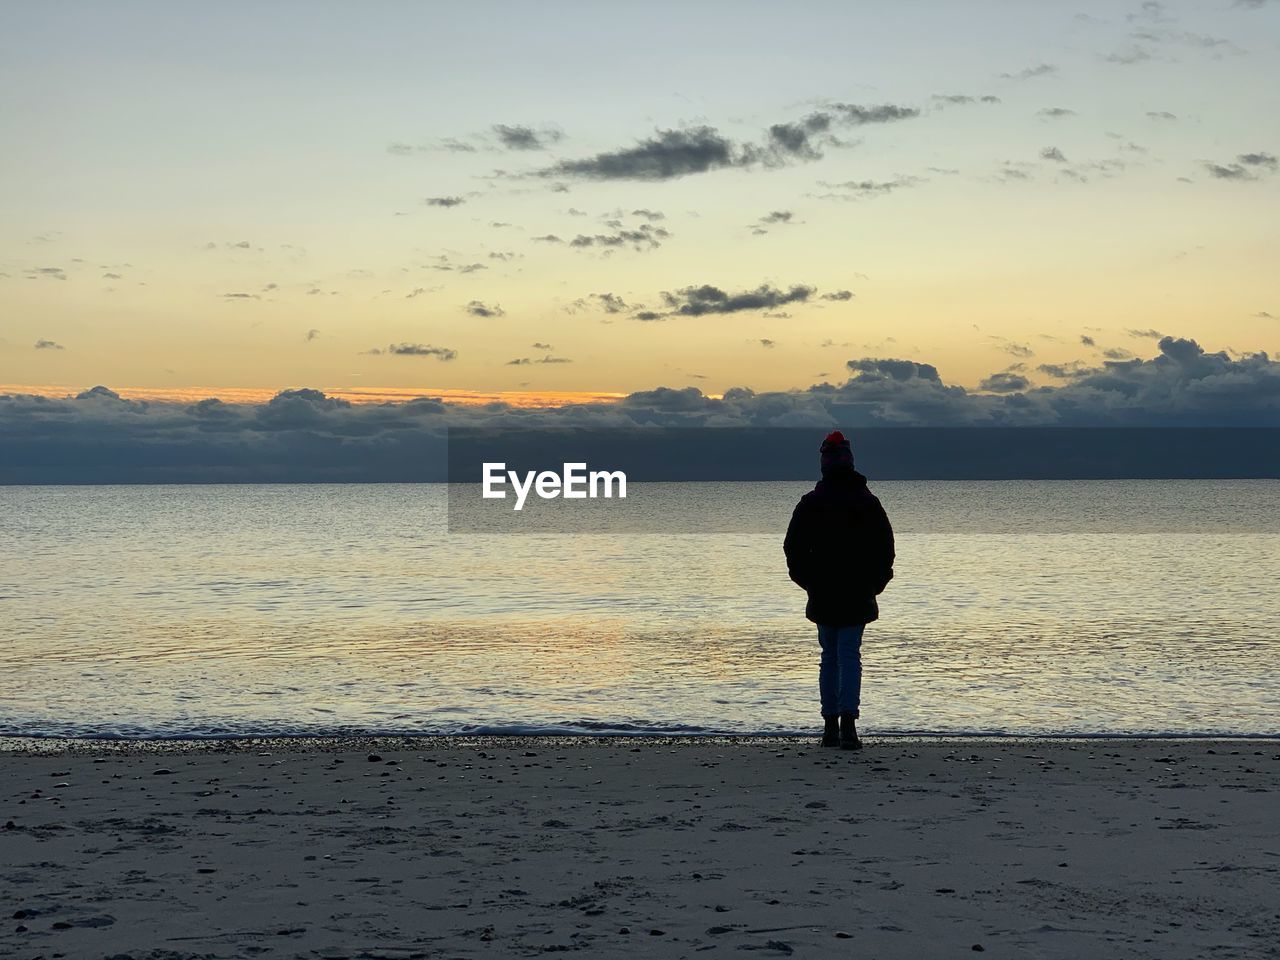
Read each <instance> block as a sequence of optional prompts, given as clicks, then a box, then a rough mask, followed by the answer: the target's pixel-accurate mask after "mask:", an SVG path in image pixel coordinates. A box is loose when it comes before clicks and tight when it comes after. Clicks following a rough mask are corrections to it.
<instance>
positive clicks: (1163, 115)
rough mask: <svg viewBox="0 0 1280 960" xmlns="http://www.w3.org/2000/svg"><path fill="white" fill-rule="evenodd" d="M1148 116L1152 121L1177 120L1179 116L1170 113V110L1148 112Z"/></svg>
mask: <svg viewBox="0 0 1280 960" xmlns="http://www.w3.org/2000/svg"><path fill="white" fill-rule="evenodd" d="M1147 116H1148V117H1150V118H1151V119H1152V120H1177V119H1178V116H1177V114H1173V113H1170V112H1169V111H1168V110H1148V111H1147Z"/></svg>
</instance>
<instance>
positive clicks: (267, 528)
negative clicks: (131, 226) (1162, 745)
mask: <svg viewBox="0 0 1280 960" xmlns="http://www.w3.org/2000/svg"><path fill="white" fill-rule="evenodd" d="M676 486H677V488H678V487H679V486H680V485H676ZM874 487H875V489H876V491H877V493H878V494H879V495H880V496H881V499H882V500H883V501H884V502H885V504H886V507H887V508H888V509H889V512H890V514H891V516H892V517H893V518H894V520H895V522H896V525H897V526H898V528H899V529H900V530H902V531H918V532H904V533H901V534H900V536H899V538H898V558H899V559H898V564H897V573H898V576H897V578H896V579H895V580H894V581H893V583H892V584H891V585H890V587H889V590H888V591H887V592H886V594H885V596H884V597H883V598H882V610H883V618H882V620H881V621H880V622H878V623H876V624H874V625H872V626H871V627H870V628H868V631H867V639H866V642H865V646H864V657H865V660H866V666H867V675H866V681H865V686H864V717H865V726H866V727H867V729H868V730H869V731H873V732H885V731H915V730H925V731H935V732H972V731H984V732H996V733H1062V732H1070V733H1101V732H1111V733H1140V732H1164V733H1197V732H1203V733H1242V734H1261V733H1270V734H1275V733H1277V732H1280V720H1278V719H1277V717H1278V716H1280V709H1278V708H1280V694H1278V693H1277V690H1280V684H1278V683H1277V681H1280V666H1277V657H1276V653H1277V651H1278V649H1280V640H1277V637H1278V636H1280V601H1277V599H1276V595H1275V592H1274V589H1273V588H1272V585H1273V584H1274V583H1275V582H1277V580H1280V550H1277V546H1280V538H1278V537H1277V535H1276V534H1273V533H1264V534H1247V533H1239V532H1231V531H1232V530H1236V529H1241V528H1244V527H1245V526H1246V525H1245V524H1244V523H1242V522H1241V521H1240V518H1241V517H1248V516H1249V515H1250V514H1252V515H1254V516H1270V517H1272V518H1274V517H1275V516H1276V515H1277V511H1276V507H1277V504H1278V502H1280V483H1276V482H1272V481H1250V482H1239V483H1234V482H1198V483H1192V484H1188V483H1185V482H1183V483H1163V482H1148V481H1135V482H1132V483H1130V484H1124V483H1119V484H1117V483H1115V482H1096V483H1092V482H1090V483H1073V484H1071V485H1070V489H1069V490H1064V489H1063V487H1062V485H1060V484H1059V485H1054V484H1042V483H1017V484H1011V483H977V482H975V483H961V482H953V483H946V484H936V483H917V482H896V483H879V484H875V485H874ZM803 490H804V486H803V485H798V484H788V483H760V484H726V485H705V484H704V485H693V486H691V487H690V488H688V489H687V490H680V489H676V490H674V491H669V492H668V493H667V494H666V495H665V498H666V500H667V501H668V502H670V503H672V504H674V506H673V507H671V509H676V510H680V509H684V510H686V511H689V516H688V518H687V520H688V522H687V524H686V525H685V527H686V529H689V530H694V529H697V519H698V518H697V516H696V515H695V514H694V512H693V511H696V510H697V504H698V503H700V502H705V500H706V498H707V497H708V496H712V497H716V496H718V497H722V498H731V499H733V500H734V501H735V502H737V503H740V504H742V505H743V509H744V510H745V511H755V512H756V513H757V514H758V515H762V516H767V515H772V516H776V517H777V518H778V520H777V523H778V530H777V532H776V533H775V534H769V535H762V534H748V533H739V534H719V535H714V536H708V535H701V534H694V533H689V534H683V535H681V534H638V533H619V534H608V535H602V534H592V535H581V536H568V535H554V534H552V535H539V534H530V535H524V536H504V535H487V536H486V535H479V534H449V533H448V532H447V525H446V518H445V511H444V502H445V491H444V488H443V487H440V486H430V485H368V486H366V485H346V486H269V485H268V486H199V487H192V486H182V487H179V486H172V487H168V486H159V487H8V488H0V508H2V514H0V515H2V516H3V518H4V519H3V525H2V526H0V625H2V626H0V630H3V636H4V639H5V641H6V642H5V643H4V644H3V645H0V669H3V671H4V676H5V678H6V683H5V686H4V690H3V693H2V694H0V732H4V733H11V734H32V733H45V734H63V735H65V734H77V733H79V734H108V735H143V734H161V735H197V736H207V735H219V734H232V733H239V734H245V733H263V734H280V733H320V732H337V731H355V730H359V731H368V732H450V733H453V732H465V731H476V730H544V731H545V730H554V729H566V730H575V731H580V730H584V729H585V730H617V731H685V732H698V731H717V732H761V731H796V730H805V729H809V728H811V727H812V726H813V721H814V714H815V713H816V689H815V687H816V676H815V674H816V659H817V644H816V642H815V640H814V637H813V630H812V628H811V627H810V625H809V624H808V623H807V622H805V621H804V619H803V614H802V611H803V595H802V594H801V592H800V591H799V590H798V589H796V588H795V587H793V586H792V584H791V583H790V582H789V581H788V580H787V578H786V571H785V566H784V564H783V562H782V553H781V546H780V539H781V531H782V527H783V526H785V523H786V519H787V517H788V516H789V513H790V509H791V506H792V505H793V504H794V501H795V499H796V498H797V496H798V495H799V494H800V493H802V492H803ZM1064 504H1073V505H1074V506H1070V507H1067V506H1064ZM1144 504H1146V505H1148V506H1145V507H1144V506H1143V505H1144ZM1037 505H1038V506H1037ZM1117 505H1119V506H1117ZM1073 511H1074V513H1075V514H1076V515H1075V516H1074V520H1075V522H1070V521H1072V519H1073ZM1144 511H1145V513H1144ZM1108 512H1110V513H1111V514H1112V515H1113V516H1114V515H1117V514H1121V515H1124V516H1126V517H1127V518H1129V519H1130V520H1132V523H1131V524H1129V525H1128V529H1130V530H1137V529H1148V530H1154V529H1159V530H1162V531H1164V532H1144V533H1133V532H1128V533H1123V534H1116V533H1108V532H1104V531H1100V530H1099V529H1098V524H1097V522H1096V517H1097V516H1098V515H1100V514H1103V515H1105V514H1107V513H1108ZM1144 516H1145V517H1147V518H1148V520H1150V522H1145V521H1144V520H1143V518H1144ZM1011 517H1016V518H1018V520H1019V523H1018V524H1017V525H1014V524H1011V523H1010V522H1009V518H1011ZM1206 517H1208V518H1211V519H1210V520H1206V519H1205V518H1206ZM1064 518H1065V519H1064ZM1157 520H1158V522H1156V521H1157ZM1024 523H1025V526H1024V525H1022V524H1024ZM1046 529H1053V530H1063V529H1065V530H1074V531H1077V532H1066V533H1063V532H1053V533H1045V532H1041V531H1044V530H1046ZM940 530H941V531H951V532H941V533H940V532H932V531H940ZM990 530H1000V531H1002V532H998V533H993V532H985V531H990ZM1010 530H1025V531H1032V532H1008V531H1010ZM955 531H961V532H955ZM1186 531H1192V532H1186Z"/></svg>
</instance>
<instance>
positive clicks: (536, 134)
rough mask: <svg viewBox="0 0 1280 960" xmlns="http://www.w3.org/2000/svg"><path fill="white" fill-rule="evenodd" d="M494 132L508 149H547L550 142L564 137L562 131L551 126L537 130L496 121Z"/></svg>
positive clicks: (555, 141)
mask: <svg viewBox="0 0 1280 960" xmlns="http://www.w3.org/2000/svg"><path fill="white" fill-rule="evenodd" d="M493 132H494V134H495V135H496V136H497V138H498V142H499V143H501V144H502V145H503V146H504V147H506V148H507V149H508V150H545V149H546V148H547V146H548V145H549V144H552V143H557V142H558V141H560V140H563V139H564V134H563V133H562V132H561V131H559V130H557V129H554V128H551V127H543V128H541V129H538V130H535V129H534V128H533V127H526V126H520V125H515V126H508V125H506V124H504V123H496V124H494V126H493Z"/></svg>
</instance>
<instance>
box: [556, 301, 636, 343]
mask: <svg viewBox="0 0 1280 960" xmlns="http://www.w3.org/2000/svg"><path fill="white" fill-rule="evenodd" d="M591 297H592V299H594V300H597V301H598V302H599V303H600V307H601V309H602V310H604V312H605V313H622V312H623V311H625V310H626V309H627V302H626V301H625V300H623V299H622V298H621V297H620V296H618V295H617V294H615V293H593V294H591ZM547 349H548V350H550V349H551V348H550V347H547Z"/></svg>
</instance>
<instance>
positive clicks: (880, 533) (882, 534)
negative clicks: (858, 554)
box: [870, 497, 896, 593]
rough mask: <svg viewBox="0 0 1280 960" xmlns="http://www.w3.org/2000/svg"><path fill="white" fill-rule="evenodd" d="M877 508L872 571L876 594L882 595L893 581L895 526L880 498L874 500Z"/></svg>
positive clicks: (874, 513)
mask: <svg viewBox="0 0 1280 960" xmlns="http://www.w3.org/2000/svg"><path fill="white" fill-rule="evenodd" d="M872 499H873V501H874V503H875V506H874V507H873V508H872V510H871V537H870V540H871V545H872V550H873V556H874V558H875V562H874V564H873V566H872V569H873V570H874V571H875V576H876V582H875V587H876V593H881V592H883V591H884V588H885V587H887V586H888V585H889V581H890V580H892V579H893V561H894V559H895V556H896V554H895V553H894V543H893V526H892V524H890V523H889V515H888V514H887V513H885V512H884V507H883V506H882V505H881V503H880V501H879V499H878V498H874V497H873V498H872Z"/></svg>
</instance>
